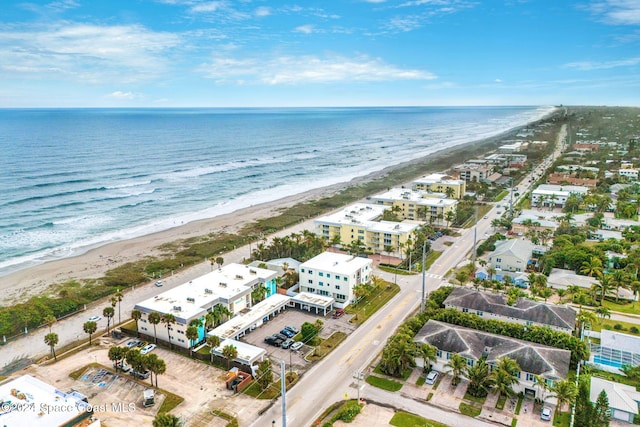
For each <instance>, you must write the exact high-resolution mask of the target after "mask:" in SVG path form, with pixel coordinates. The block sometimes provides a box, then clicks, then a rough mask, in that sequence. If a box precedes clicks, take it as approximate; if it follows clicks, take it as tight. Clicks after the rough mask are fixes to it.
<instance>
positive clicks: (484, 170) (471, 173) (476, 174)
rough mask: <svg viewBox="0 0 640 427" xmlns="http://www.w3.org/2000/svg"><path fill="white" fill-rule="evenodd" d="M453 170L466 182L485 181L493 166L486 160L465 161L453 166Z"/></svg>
mask: <svg viewBox="0 0 640 427" xmlns="http://www.w3.org/2000/svg"><path fill="white" fill-rule="evenodd" d="M453 170H454V171H456V172H457V173H458V174H459V177H460V179H461V180H464V181H466V182H485V181H486V180H487V178H488V177H489V176H491V174H492V173H493V166H492V165H490V164H488V162H486V161H485V162H482V163H480V164H478V163H472V162H467V163H463V164H461V165H457V166H454V167H453Z"/></svg>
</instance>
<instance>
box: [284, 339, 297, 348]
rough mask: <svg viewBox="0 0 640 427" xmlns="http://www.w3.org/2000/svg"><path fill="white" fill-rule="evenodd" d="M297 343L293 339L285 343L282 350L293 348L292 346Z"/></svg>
mask: <svg viewBox="0 0 640 427" xmlns="http://www.w3.org/2000/svg"><path fill="white" fill-rule="evenodd" d="M294 342H295V341H294V340H292V339H288V340H286V341H285V342H283V343H282V348H284V349H285V350H286V349H288V348H289V347H291V344H293V343H294Z"/></svg>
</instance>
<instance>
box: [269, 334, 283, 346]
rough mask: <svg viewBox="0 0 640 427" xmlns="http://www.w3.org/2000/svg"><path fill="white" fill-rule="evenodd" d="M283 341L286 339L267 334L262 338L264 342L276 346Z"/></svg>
mask: <svg viewBox="0 0 640 427" xmlns="http://www.w3.org/2000/svg"><path fill="white" fill-rule="evenodd" d="M285 341H286V339H281V338H278V337H276V336H274V335H269V336H268V337H266V338H265V339H264V342H266V343H267V344H269V345H273V346H276V347H280V345H281V344H282V343H283V342H285Z"/></svg>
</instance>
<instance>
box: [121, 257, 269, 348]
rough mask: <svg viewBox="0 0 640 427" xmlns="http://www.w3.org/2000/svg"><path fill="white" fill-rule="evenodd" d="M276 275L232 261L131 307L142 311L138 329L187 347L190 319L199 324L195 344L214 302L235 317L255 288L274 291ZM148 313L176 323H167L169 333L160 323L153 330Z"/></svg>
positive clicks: (201, 336) (202, 335)
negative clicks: (165, 316) (165, 315)
mask: <svg viewBox="0 0 640 427" xmlns="http://www.w3.org/2000/svg"><path fill="white" fill-rule="evenodd" d="M279 276H280V273H278V272H275V271H271V270H268V269H264V268H258V267H249V266H248V265H242V264H235V263H232V264H227V265H225V266H223V267H221V268H219V269H214V270H213V271H211V272H210V273H207V274H205V275H204V276H200V277H197V278H195V279H193V280H190V281H189V282H187V283H184V284H182V285H180V286H177V287H175V288H173V289H169V290H167V291H165V292H162V293H160V294H158V295H156V296H154V297H152V298H148V299H146V300H144V301H141V302H139V303H137V304H136V305H135V307H134V308H135V309H136V310H140V311H141V312H142V318H141V319H140V320H139V321H138V331H139V332H140V333H143V334H146V335H153V334H157V337H158V339H161V340H163V341H165V342H169V341H171V343H173V344H175V345H177V346H179V347H184V348H189V347H190V346H191V345H192V344H193V343H191V342H189V339H187V337H186V330H187V327H188V326H189V324H190V323H191V322H192V321H193V320H200V321H201V323H202V324H201V326H200V327H198V339H197V340H195V341H194V342H195V343H198V342H200V341H202V340H204V339H205V332H206V331H205V328H204V318H205V316H206V314H207V313H208V312H211V311H213V309H214V307H215V306H216V305H219V304H220V305H222V306H224V307H225V308H226V309H227V310H228V311H229V312H230V313H231V316H234V315H235V314H236V313H240V312H242V311H243V310H246V309H249V308H251V306H252V304H253V301H252V296H251V293H252V292H253V291H254V290H255V289H257V288H259V287H263V288H265V296H266V297H269V296H271V295H273V294H275V293H276V278H277V277H279ZM151 312H158V313H160V315H163V314H172V315H173V316H174V317H175V319H176V322H175V324H174V325H171V326H170V334H171V335H170V336H169V333H168V331H167V328H166V326H163V325H162V324H161V325H156V327H155V330H154V326H153V325H152V324H150V323H149V321H148V319H149V313H151Z"/></svg>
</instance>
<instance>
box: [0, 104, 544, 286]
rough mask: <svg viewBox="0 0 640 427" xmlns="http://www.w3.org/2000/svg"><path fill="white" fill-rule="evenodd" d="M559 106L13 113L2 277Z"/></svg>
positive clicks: (1, 230)
mask: <svg viewBox="0 0 640 427" xmlns="http://www.w3.org/2000/svg"><path fill="white" fill-rule="evenodd" d="M551 110H552V107H483V108H478V107H473V108H472V107H465V108H454V107H410V108H409V107H407V108H399V107H398V108H300V109H283V108H278V109H251V108H247V109H68V110H67V109H65V110H0V152H1V153H2V155H1V156H0V190H1V191H0V275H3V274H7V273H9V272H10V271H13V270H16V269H19V268H23V267H26V266H29V265H33V264H35V263H40V262H43V261H46V260H50V259H55V258H61V257H67V256H71V255H75V254H78V253H80V252H82V251H84V250H86V249H88V248H90V247H94V246H97V245H100V244H103V243H107V242H110V241H114V240H120V239H127V238H131V237H136V236H140V235H145V234H149V233H152V232H155V231H159V230H163V229H167V228H171V227H174V226H176V225H178V224H181V223H186V222H189V221H193V220H197V219H202V218H209V217H214V216H216V215H221V214H224V213H229V212H232V211H234V210H237V209H240V208H243V207H247V206H250V205H255V204H258V203H261V202H266V201H272V200H276V199H279V198H282V197H285V196H288V195H291V194H297V193H301V192H304V191H307V190H310V189H313V188H318V187H323V186H326V185H330V184H335V183H338V182H345V181H348V180H350V179H352V178H354V177H357V176H363V175H366V174H368V173H370V172H373V171H376V170H381V169H383V168H385V167H387V166H390V165H394V164H399V163H402V162H404V161H407V160H411V159H416V158H419V157H422V156H425V155H427V154H429V153H432V152H434V151H437V150H440V149H443V148H447V147H452V146H455V145H459V144H463V143H466V142H470V141H475V140H479V139H482V138H485V137H488V136H492V135H497V134H499V133H502V132H504V131H506V130H509V129H512V128H514V127H518V126H521V125H524V124H526V123H529V122H531V121H535V120H538V119H540V118H542V117H543V116H545V115H546V114H548V113H549V112H550V111H551Z"/></svg>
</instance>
